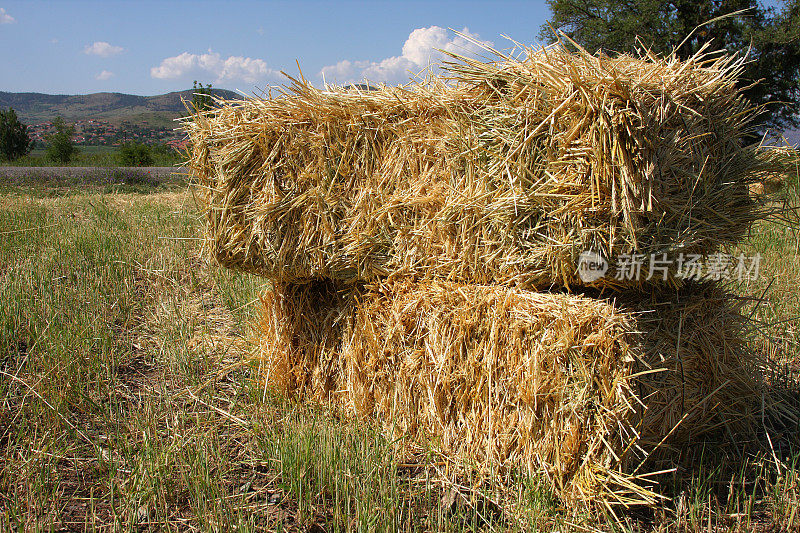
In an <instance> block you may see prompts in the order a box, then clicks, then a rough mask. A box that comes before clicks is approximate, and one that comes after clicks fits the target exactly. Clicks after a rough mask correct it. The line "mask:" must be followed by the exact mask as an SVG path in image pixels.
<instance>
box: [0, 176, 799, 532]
mask: <svg viewBox="0 0 800 533" xmlns="http://www.w3.org/2000/svg"><path fill="white" fill-rule="evenodd" d="M788 189H789V191H788V192H787V193H786V194H787V197H788V198H789V200H790V201H791V202H792V203H793V205H796V204H797V182H796V181H795V182H794V183H790V184H789V187H788ZM199 213H200V211H199V209H198V207H197V206H196V204H195V200H194V197H193V195H192V194H191V192H190V191H188V190H187V188H186V187H185V185H183V184H181V183H161V184H158V185H151V184H137V185H136V186H135V187H133V186H126V185H125V184H121V185H112V186H110V185H104V186H92V185H91V184H81V185H77V186H72V187H55V186H53V185H52V184H46V185H40V186H36V185H35V184H26V186H25V187H24V188H22V187H19V186H8V185H5V186H2V187H0V530H4V531H5V530H18V531H84V530H96V531H112V530H133V531H136V530H138V531H148V530H151V531H156V530H158V531H195V530H199V531H229V530H233V529H236V530H240V531H259V530H270V531H273V530H276V531H344V530H358V531H397V530H410V531H463V530H468V531H470V530H472V531H530V530H533V529H537V530H542V531H612V530H620V529H622V530H630V531H751V530H759V531H791V530H797V529H798V527H800V512H799V511H798V507H799V506H800V450H797V449H796V448H795V447H794V445H795V444H796V436H794V435H786V434H777V433H774V434H769V438H768V442H767V443H765V447H764V449H765V450H767V451H766V452H764V453H761V454H758V455H755V456H754V455H745V456H741V455H739V454H738V451H737V450H730V449H727V448H724V449H723V448H719V449H717V448H713V447H709V448H706V449H704V450H702V454H701V455H702V460H701V461H700V462H699V463H698V465H699V466H697V468H696V469H695V470H693V471H691V472H689V471H680V472H677V473H676V474H675V475H672V476H665V477H664V478H663V479H661V483H662V485H663V487H662V488H663V492H664V494H666V495H668V496H669V499H668V500H666V501H665V502H664V503H663V505H660V506H658V507H657V508H656V509H655V510H652V511H651V510H638V511H636V512H628V513H626V512H620V511H617V516H612V515H611V512H610V511H609V512H605V511H603V510H602V509H601V510H600V511H598V512H596V513H588V512H584V511H581V510H577V509H574V508H565V507H564V506H562V505H561V504H560V503H558V501H557V499H555V498H554V497H553V496H552V490H551V486H550V485H549V483H548V481H547V480H545V479H532V478H526V477H523V476H520V477H518V478H516V479H513V482H512V483H505V484H503V485H500V484H495V483H493V482H491V481H483V482H480V483H479V482H477V481H475V480H473V479H470V478H469V476H465V475H463V474H461V475H457V474H455V473H453V472H450V471H448V470H447V469H446V468H445V467H444V465H445V462H444V461H443V460H442V458H441V457H440V456H439V455H438V454H437V451H436V450H437V448H436V443H434V442H431V443H429V444H430V445H429V446H427V447H420V446H418V445H414V446H411V445H410V444H409V443H407V442H405V441H404V440H403V439H402V437H401V438H398V439H395V440H392V441H390V440H387V439H386V438H385V437H384V436H383V434H382V433H381V432H380V431H378V429H377V428H375V427H372V426H371V425H370V424H369V423H368V422H354V421H342V420H337V419H335V418H333V417H331V416H329V415H326V414H324V412H323V411H321V410H317V409H315V408H314V407H310V406H301V405H298V404H295V403H292V402H291V401H287V400H285V399H282V398H280V397H274V396H272V395H271V393H270V392H269V391H268V390H267V389H265V387H264V381H263V378H262V377H261V375H260V374H259V372H258V365H259V361H258V360H257V359H256V358H255V354H256V353H257V346H256V343H254V341H253V337H254V332H253V331H252V330H251V329H250V328H251V327H252V326H251V325H252V324H255V323H257V320H256V318H257V316H258V314H259V313H260V312H261V307H260V306H261V302H260V299H259V295H260V294H261V292H262V291H263V290H265V289H266V288H267V285H266V282H265V281H264V280H262V279H260V278H256V277H253V276H251V275H248V274H238V273H234V272H232V271H229V270H226V269H222V268H220V267H218V266H214V265H209V264H208V262H207V261H206V260H205V259H204V257H203V255H202V254H201V250H200V247H201V240H200V236H201V234H202V230H203V228H202V226H203V220H202V219H201V217H200V214H199ZM798 229H800V224H798V221H797V219H796V215H793V214H792V213H788V214H787V215H786V216H785V217H784V220H783V221H773V222H770V223H760V224H759V225H757V226H756V227H755V229H754V230H753V233H752V235H751V236H750V237H749V239H748V241H747V243H746V244H745V245H743V247H742V251H743V252H745V253H748V254H750V253H755V252H759V253H761V254H762V256H763V260H762V275H761V278H760V279H759V280H758V281H756V282H751V283H749V284H747V285H744V284H743V285H741V286H738V287H734V289H735V290H736V291H737V292H738V293H739V294H742V295H751V296H753V301H752V302H751V303H749V304H748V305H749V313H750V315H751V316H752V318H753V319H754V320H756V324H757V325H758V327H757V328H755V330H754V333H753V337H752V339H751V343H752V345H753V347H754V348H755V349H757V350H760V351H761V352H763V353H764V354H765V355H767V356H769V357H770V358H771V359H772V360H773V361H775V362H776V363H778V366H779V368H780V369H781V371H780V372H779V373H778V374H776V375H771V376H768V378H769V379H770V380H773V382H774V383H775V384H776V385H778V384H781V383H785V382H789V383H796V382H797V380H798V377H800V347H798V317H800V289H798V286H800V273H798V266H799V265H800V261H798V254H800V233H799V232H798ZM409 448H411V449H410V450H409Z"/></svg>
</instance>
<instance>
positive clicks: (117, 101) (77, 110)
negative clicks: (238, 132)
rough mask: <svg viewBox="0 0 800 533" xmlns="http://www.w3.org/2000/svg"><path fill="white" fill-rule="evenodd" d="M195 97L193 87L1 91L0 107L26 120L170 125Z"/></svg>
mask: <svg viewBox="0 0 800 533" xmlns="http://www.w3.org/2000/svg"><path fill="white" fill-rule="evenodd" d="M212 91H213V92H214V94H215V95H216V96H220V97H222V98H226V99H232V98H241V96H240V95H239V94H238V93H235V92H233V91H228V90H225V89H212ZM182 98H183V99H185V100H188V101H191V100H192V90H191V89H189V90H186V91H178V92H172V93H167V94H160V95H157V96H137V95H133V94H123V93H94V94H86V95H64V94H42V93H9V92H2V91H0V108H7V107H13V108H14V111H16V112H17V116H19V117H20V120H21V121H22V122H24V123H26V124H37V123H41V122H47V121H50V120H52V119H54V118H55V117H56V116H59V115H60V116H62V117H64V119H66V120H67V121H75V120H86V119H95V120H105V121H108V122H111V123H114V124H119V123H120V122H122V121H123V120H126V121H128V122H131V123H132V124H143V123H147V124H150V125H151V126H167V125H170V124H172V120H173V119H174V118H176V117H178V116H180V115H181V114H183V113H185V112H186V108H185V107H184V105H183V102H182V101H181V99H182Z"/></svg>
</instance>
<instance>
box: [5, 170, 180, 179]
mask: <svg viewBox="0 0 800 533" xmlns="http://www.w3.org/2000/svg"><path fill="white" fill-rule="evenodd" d="M185 172H186V169H185V168H184V167H0V180H3V181H17V180H24V179H31V178H43V179H50V180H58V179H64V178H77V179H81V178H84V179H89V180H92V179H98V178H100V179H102V178H106V177H109V176H114V175H115V174H120V173H122V174H129V173H137V174H138V173H141V174H149V175H150V176H152V177H153V178H156V179H160V180H164V179H169V178H171V177H172V176H173V175H174V174H181V173H185Z"/></svg>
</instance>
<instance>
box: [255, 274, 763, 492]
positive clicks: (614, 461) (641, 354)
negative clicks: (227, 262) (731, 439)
mask: <svg viewBox="0 0 800 533" xmlns="http://www.w3.org/2000/svg"><path fill="white" fill-rule="evenodd" d="M327 289H328V290H330V289H331V287H330V286H329V287H328V288H327ZM334 292H335V291H334ZM308 293H309V291H308V289H302V288H299V287H297V286H287V287H278V288H277V289H273V291H272V295H271V296H269V298H268V299H267V300H266V302H267V304H268V305H267V307H266V309H265V314H264V329H263V335H262V336H261V342H262V350H261V352H262V355H263V357H264V361H265V363H266V367H267V368H268V369H269V375H268V377H267V379H268V382H269V385H271V386H272V387H275V388H277V389H278V390H280V391H281V392H284V393H290V394H292V395H295V396H296V397H298V398H301V399H309V398H313V399H315V400H317V401H321V402H322V403H323V404H325V405H326V406H328V407H329V408H331V409H333V410H334V411H335V412H337V413H338V414H340V415H345V416H348V415H349V416H366V417H371V418H373V419H375V420H377V421H379V423H381V424H383V426H384V429H385V430H386V431H387V432H388V433H390V434H391V436H393V437H398V436H407V437H410V438H411V439H412V440H415V441H419V440H422V441H427V442H431V439H433V442H435V443H436V446H437V447H438V448H439V449H440V450H441V451H442V452H443V453H444V454H445V455H447V456H450V457H452V458H454V459H457V460H458V461H461V462H463V461H466V462H468V463H469V462H471V463H473V464H475V465H477V466H478V468H479V469H483V471H484V472H488V471H490V470H492V471H495V472H503V471H508V469H509V468H510V469H522V470H523V471H527V472H529V473H534V474H539V475H543V476H546V478H547V479H549V480H551V481H552V483H553V487H554V489H555V491H556V493H557V494H558V495H559V496H560V497H562V498H563V499H565V500H567V501H584V502H589V501H591V500H597V499H600V500H602V501H607V502H616V503H622V502H624V503H627V504H630V503H633V502H638V503H651V504H652V503H653V502H655V501H656V496H655V495H654V494H653V493H652V492H651V491H650V488H651V486H652V483H651V481H652V480H648V478H647V476H644V477H641V475H642V474H646V472H648V471H652V470H653V469H654V468H657V469H659V470H660V469H662V468H664V467H665V465H664V464H663V463H661V462H656V461H655V460H656V459H658V458H659V457H660V458H667V459H668V460H673V459H674V457H675V455H674V452H675V450H680V449H685V448H686V447H687V446H688V445H690V444H691V443H696V442H698V440H697V439H698V438H699V437H701V436H703V435H707V434H709V433H718V432H726V433H727V432H730V434H732V435H733V434H735V435H737V438H739V439H744V438H746V436H747V435H752V433H753V427H754V420H755V418H754V409H756V407H757V406H759V405H760V400H761V397H760V392H761V385H760V382H759V381H758V379H757V378H756V377H755V376H756V369H755V368H754V365H755V358H754V356H753V355H752V354H751V353H750V352H748V351H747V350H746V349H745V346H744V344H743V341H742V338H743V336H742V332H741V329H740V327H741V325H742V323H743V319H742V318H741V315H739V314H738V311H737V308H736V306H735V305H732V304H731V301H730V299H729V298H728V297H727V296H726V295H725V294H724V293H722V292H720V291H719V290H718V289H715V288H713V287H707V286H701V287H696V288H694V289H693V290H692V291H690V292H687V293H679V294H677V295H672V296H671V297H667V295H664V294H661V295H657V296H656V297H654V299H653V300H652V301H649V300H647V299H645V298H643V297H642V295H627V297H623V298H622V299H621V300H619V301H610V300H603V299H597V298H588V297H584V296H576V295H568V294H551V293H535V292H529V291H524V290H519V289H507V288H499V287H486V286H477V285H464V284H451V283H440V282H422V283H415V282H402V283H392V284H387V285H381V286H376V287H371V288H367V289H359V290H357V291H353V290H345V291H344V292H340V293H339V296H337V297H336V298H335V299H334V298H332V299H330V300H328V301H330V302H334V301H335V302H339V303H344V306H343V307H340V306H339V305H338V304H336V305H334V308H327V309H324V310H323V309H321V308H319V307H314V306H313V305H308V302H298V303H296V304H295V305H296V307H295V308H294V309H300V308H302V309H309V308H314V309H316V316H317V318H312V317H311V316H308V317H305V318H304V319H303V321H302V322H301V321H299V320H297V317H295V316H288V315H285V314H284V313H285V311H286V310H287V309H289V308H287V307H286V306H285V305H281V304H279V303H278V302H286V301H287V300H289V299H291V298H298V297H299V298H300V299H302V298H303V297H304V295H306V294H308ZM348 293H349V295H347V294H348ZM345 295H346V296H345ZM624 300H628V302H630V303H628V302H625V301H624ZM345 302H346V303H345ZM320 317H328V318H324V319H322V320H320V319H319V318H320ZM332 317H336V318H332ZM332 323H335V324H336V328H337V330H336V332H335V333H333V332H329V331H327V328H328V325H329V324H332ZM298 326H299V329H294V328H297V327H298ZM275 331H281V335H280V336H275V335H274V332H275ZM333 337H338V339H339V340H338V341H334V342H332V343H331V342H330V339H331V338H333ZM316 339H325V340H324V343H325V348H324V350H321V348H320V345H319V344H318V342H317V340H316ZM321 351H325V353H326V355H325V356H324V357H319V356H318V355H317V354H319V353H321ZM314 361H321V362H320V363H317V364H316V366H315V362H314ZM653 452H656V453H655V454H653ZM645 459H648V461H649V463H647V464H649V465H653V466H652V468H644V467H643V466H642V463H643V461H644V460H645ZM668 463H669V461H668ZM656 465H657V467H656ZM666 466H667V467H669V464H667V465H666ZM634 473H635V474H636V475H637V476H639V477H637V478H634V477H633V474H634Z"/></svg>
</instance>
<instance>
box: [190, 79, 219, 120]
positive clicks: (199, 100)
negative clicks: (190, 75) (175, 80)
mask: <svg viewBox="0 0 800 533" xmlns="http://www.w3.org/2000/svg"><path fill="white" fill-rule="evenodd" d="M192 93H193V94H192V111H193V112H195V113H199V112H201V111H208V110H209V109H211V108H212V107H214V101H213V99H212V97H211V95H212V94H213V93H212V90H211V84H210V83H209V84H208V85H206V86H203V84H202V83H198V82H197V80H194V83H192Z"/></svg>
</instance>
